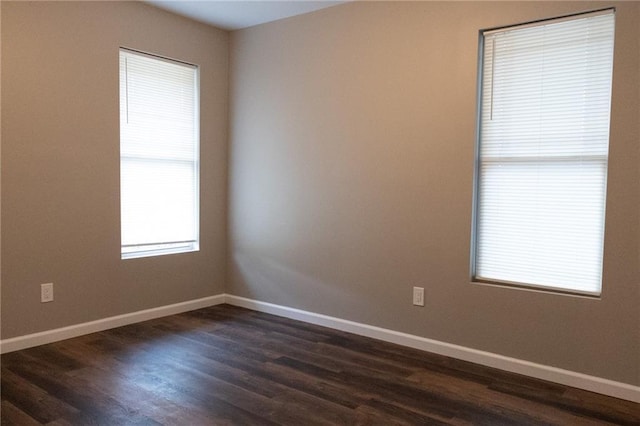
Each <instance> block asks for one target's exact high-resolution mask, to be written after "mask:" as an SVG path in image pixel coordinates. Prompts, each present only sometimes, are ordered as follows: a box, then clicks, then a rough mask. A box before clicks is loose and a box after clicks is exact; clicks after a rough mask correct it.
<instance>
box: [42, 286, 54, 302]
mask: <svg viewBox="0 0 640 426" xmlns="http://www.w3.org/2000/svg"><path fill="white" fill-rule="evenodd" d="M40 302H42V303H46V302H53V283H46V284H40Z"/></svg>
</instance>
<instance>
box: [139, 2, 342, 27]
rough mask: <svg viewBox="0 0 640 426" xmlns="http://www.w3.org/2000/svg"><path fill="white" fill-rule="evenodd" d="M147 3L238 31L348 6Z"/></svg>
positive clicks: (257, 3) (304, 3) (319, 3)
mask: <svg viewBox="0 0 640 426" xmlns="http://www.w3.org/2000/svg"><path fill="white" fill-rule="evenodd" d="M347 1H348V0H347ZM147 3H151V4H153V5H155V6H158V7H160V8H163V9H166V10H169V11H171V12H175V13H178V14H180V15H184V16H187V17H189V18H193V19H196V20H198V21H201V22H206V23H208V24H211V25H214V26H216V27H218V28H223V29H225V30H238V29H242V28H247V27H251V26H253V25H258V24H264V23H265V22H271V21H276V20H278V19H283V18H288V17H290V16H296V15H302V14H303V13H309V12H313V11H314V10H319V9H324V8H326V7H331V6H335V5H337V4H341V3H345V1H344V0H343V1H332V0H320V1H305V0H288V1H269V0H227V1H216V0H182V1H180V0H174V1H167V0H147Z"/></svg>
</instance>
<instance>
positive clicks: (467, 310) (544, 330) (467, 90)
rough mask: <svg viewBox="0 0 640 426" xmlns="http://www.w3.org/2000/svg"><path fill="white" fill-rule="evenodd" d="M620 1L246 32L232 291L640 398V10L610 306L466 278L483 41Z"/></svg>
mask: <svg viewBox="0 0 640 426" xmlns="http://www.w3.org/2000/svg"><path fill="white" fill-rule="evenodd" d="M609 5H610V4H609V3H607V4H598V3H579V2H566V3H564V2H535V3H522V2H517V3H508V2H500V3H485V2H471V3H462V2H449V3H437V2H406V3H405V2H366V3H351V4H346V5H342V6H338V7H334V8H329V9H326V10H323V11H319V12H316V13H312V14H309V15H304V16H301V17H296V18H292V19H287V20H284V21H280V22H275V23H271V24H266V25H261V26H258V27H254V28H250V29H247V30H242V31H238V32H235V33H233V34H232V38H231V77H232V80H231V92H230V93H231V96H230V98H231V102H232V103H231V110H230V111H231V112H230V114H231V128H230V131H231V155H230V158H231V160H230V181H231V185H230V194H231V200H230V218H231V225H230V236H231V237H230V239H231V247H230V282H229V284H228V287H227V292H228V293H232V294H235V295H239V296H245V297H250V298H254V299H258V300H261V301H265V302H272V303H277V304H281V305H286V306H291V307H295V308H300V309H304V310H309V311H313V312H318V313H322V314H327V315H332V316H336V317H340V318H345V319H348V320H353V321H358V322H362V323H366V324H372V325H376V326H381V327H386V328H390V329H393V330H398V331H402V332H407V333H411V334H415V335H419V336H424V337H428V338H433V339H437V340H440V341H444V342H449V343H454V344H459V345H463V346H467V347H471V348H476V349H480V350H485V351H490V352H495V353H498V354H502V355H506V356H511V357H516V358H520V359H524V360H529V361H533V362H537V363H541V364H546V365H550V366H555V367H560V368H565V369H569V370H573V371H578V372H582V373H586V374H591V375H595V376H600V377H604V378H608V379H612V380H617V381H621V382H626V383H631V384H635V385H639V384H640V371H639V364H640V363H639V362H638V360H640V346H639V343H640V338H639V337H640V336H639V327H640V316H639V315H640V314H639V312H640V309H639V306H640V294H639V287H640V286H639V283H640V279H639V274H638V273H639V263H638V262H639V258H640V257H639V254H640V253H639V250H638V241H639V233H640V228H639V225H640V223H639V221H638V217H639V214H640V174H639V172H638V169H639V167H638V165H639V164H640V150H639V148H638V146H639V145H640V144H639V140H640V131H639V124H638V117H639V113H640V101H639V96H638V93H639V92H638V71H639V69H640V63H639V57H638V56H639V52H640V46H639V40H640V31H639V29H638V21H639V19H638V18H639V17H640V3H637V2H636V3H623V4H618V14H617V29H616V51H615V69H614V88H613V106H612V120H611V148H610V170H609V182H608V205H607V222H606V240H605V259H604V284H603V285H604V290H603V294H602V297H601V298H600V299H590V298H582V297H573V296H564V295H557V294H548V293H543V292H531V291H524V290H516V289H510V288H501V287H491V286H485V285H476V284H471V283H470V280H469V257H470V235H471V229H470V225H471V207H472V186H473V185H472V180H473V160H474V159H473V152H474V137H475V135H474V133H475V125H476V115H475V114H476V67H477V44H478V30H480V29H482V28H490V27H495V26H502V25H508V24H514V23H519V22H524V21H530V20H535V19H540V18H546V17H552V16H557V15H562V14H566V13H572V12H579V11H583V10H589V9H594V8H598V7H600V6H609ZM413 286H423V287H425V298H426V306H425V307H423V308H422V307H414V306H412V305H411V288H412V287H413Z"/></svg>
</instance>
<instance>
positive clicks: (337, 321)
mask: <svg viewBox="0 0 640 426" xmlns="http://www.w3.org/2000/svg"><path fill="white" fill-rule="evenodd" d="M222 303H229V304H231V305H235V306H241V307H243V308H247V309H252V310H254V311H259V312H265V313H269V314H274V315H278V316H282V317H286V318H291V319H295V320H299V321H304V322H308V323H311V324H317V325H321V326H325V327H329V328H334V329H337V330H342V331H346V332H349V333H353V334H358V335H360V336H366V337H371V338H373V339H378V340H383V341H385V342H391V343H396V344H399V345H402V346H407V347H410V348H415V349H420V350H423V351H427V352H432V353H436V354H440V355H444V356H448V357H451V358H456V359H460V360H463V361H469V362H473V363H476V364H481V365H485V366H487V367H493V368H498V369H500V370H505V371H510V372H512V373H518V374H523V375H526V376H529V377H534V378H537V379H542V380H548V381H550V382H554V383H559V384H562V385H566V386H572V387H575V388H579V389H584V390H588V391H591V392H597V393H601V394H603V395H608V396H613V397H615V398H620V399H625V400H628V401H633V402H638V403H640V386H634V385H630V384H627V383H621V382H616V381H613V380H608V379H603V378H600V377H595V376H589V375H587V374H582V373H577V372H574V371H569V370H563V369H561V368H556V367H550V366H547V365H542V364H536V363H534V362H529V361H524V360H521V359H517V358H511V357H507V356H503V355H498V354H494V353H491V352H485V351H480V350H477V349H472V348H467V347H464V346H459V345H454V344H451V343H446V342H440V341H438V340H432V339H427V338H425V337H420V336H415V335H412V334H407V333H401V332H398V331H394V330H389V329H385V328H381V327H375V326H372V325H367V324H361V323H357V322H354V321H348V320H344V319H341V318H335V317H330V316H327V315H322V314H317V313H314V312H308V311H303V310H301V309H295V308H290V307H287V306H281V305H275V304H272V303H266V302H260V301H257V300H252V299H246V298H244V297H238V296H233V295H230V294H219V295H216V296H210V297H204V298H202V299H196V300H189V301H186V302H181V303H175V304H173V305H167V306H160V307H157V308H152V309H145V310H142V311H137V312H132V313H128V314H123V315H118V316H114V317H109V318H104V319H100V320H96V321H91V322H86V323H82V324H76V325H72V326H68V327H63V328H57V329H54V330H47V331H43V332H40V333H34V334H28V335H25V336H18V337H14V338H11V339H5V340H0V353H7V352H13V351H17V350H21V349H26V348H30V347H33V346H39V345H44V344H47V343H52V342H57V341H60V340H65V339H70V338H72V337H78V336H82V335H85V334H90V333H95V332H98V331H102V330H107V329H110V328H115V327H121V326H124V325H129V324H134V323H137V322H142V321H147V320H150V319H155V318H160V317H164V316H168V315H174V314H179V313H182V312H187V311H192V310H195V309H200V308H206V307H208V306H214V305H219V304H222Z"/></svg>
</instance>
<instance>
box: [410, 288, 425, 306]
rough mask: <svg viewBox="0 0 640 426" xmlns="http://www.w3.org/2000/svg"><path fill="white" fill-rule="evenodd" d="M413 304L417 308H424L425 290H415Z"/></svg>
mask: <svg viewBox="0 0 640 426" xmlns="http://www.w3.org/2000/svg"><path fill="white" fill-rule="evenodd" d="M413 304H414V305H416V306H424V288H423V287H414V288H413Z"/></svg>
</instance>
